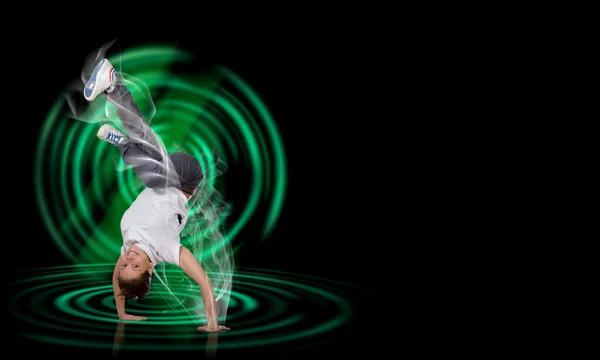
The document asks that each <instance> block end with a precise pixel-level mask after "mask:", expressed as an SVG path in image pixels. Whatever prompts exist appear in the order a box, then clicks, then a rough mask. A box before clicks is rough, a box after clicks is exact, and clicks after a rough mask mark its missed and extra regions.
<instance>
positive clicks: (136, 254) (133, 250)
mask: <svg viewBox="0 0 600 360" xmlns="http://www.w3.org/2000/svg"><path fill="white" fill-rule="evenodd" d="M145 271H147V272H149V273H152V262H151V261H150V258H148V255H146V253H145V252H144V251H143V250H142V249H140V248H139V247H137V246H135V245H133V246H131V247H130V248H129V249H128V250H127V253H126V254H125V255H123V256H121V266H120V273H119V275H120V276H121V278H122V279H124V280H131V279H135V278H138V277H140V276H141V275H142V273H143V272H145Z"/></svg>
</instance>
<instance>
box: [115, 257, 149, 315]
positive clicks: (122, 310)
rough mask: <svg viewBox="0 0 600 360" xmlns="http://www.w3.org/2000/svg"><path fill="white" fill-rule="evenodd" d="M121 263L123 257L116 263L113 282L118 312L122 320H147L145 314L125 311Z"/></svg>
mask: <svg viewBox="0 0 600 360" xmlns="http://www.w3.org/2000/svg"><path fill="white" fill-rule="evenodd" d="M120 265H121V257H120V256H119V259H118V260H117V263H116V264H115V270H114V271H113V276H112V283H113V294H114V295H115V304H116V306H117V314H118V315H119V319H121V320H146V318H145V317H143V316H134V315H129V314H127V313H125V296H122V295H120V292H121V289H120V288H119V266H120Z"/></svg>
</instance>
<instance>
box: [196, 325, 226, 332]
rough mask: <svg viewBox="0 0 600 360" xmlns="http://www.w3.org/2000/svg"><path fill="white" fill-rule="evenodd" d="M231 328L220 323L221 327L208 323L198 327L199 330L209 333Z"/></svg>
mask: <svg viewBox="0 0 600 360" xmlns="http://www.w3.org/2000/svg"><path fill="white" fill-rule="evenodd" d="M229 330H231V329H230V328H228V327H226V326H223V325H219V327H216V326H210V327H209V326H208V325H204V326H199V327H198V331H200V332H207V333H218V332H222V331H229Z"/></svg>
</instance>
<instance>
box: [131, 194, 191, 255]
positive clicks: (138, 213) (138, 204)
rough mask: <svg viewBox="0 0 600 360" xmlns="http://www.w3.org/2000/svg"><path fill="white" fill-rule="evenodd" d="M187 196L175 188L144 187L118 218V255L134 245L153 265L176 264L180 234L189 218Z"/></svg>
mask: <svg viewBox="0 0 600 360" xmlns="http://www.w3.org/2000/svg"><path fill="white" fill-rule="evenodd" d="M186 202H187V198H186V197H185V195H183V193H182V192H181V190H178V189H176V188H174V187H168V188H166V189H160V190H154V189H151V188H146V189H144V190H143V191H142V192H141V193H140V194H139V195H138V197H137V198H136V199H135V201H134V202H133V203H132V204H131V206H130V207H129V209H127V211H125V213H124V214H123V217H122V218H121V233H122V235H123V246H122V247H121V255H125V253H126V252H127V249H129V247H130V246H132V245H137V246H138V247H139V248H140V249H142V250H144V252H145V253H146V254H147V255H148V257H149V258H150V261H152V263H153V264H155V265H156V264H158V263H160V262H168V263H171V264H174V265H177V266H179V247H180V246H181V244H180V240H181V238H180V234H181V230H183V228H184V226H185V223H186V222H187V218H188V209H187V208H186V207H185V204H186Z"/></svg>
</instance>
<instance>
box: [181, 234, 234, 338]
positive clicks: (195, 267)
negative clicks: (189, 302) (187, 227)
mask: <svg viewBox="0 0 600 360" xmlns="http://www.w3.org/2000/svg"><path fill="white" fill-rule="evenodd" d="M179 267H180V268H181V269H182V270H183V271H184V272H185V273H186V274H187V275H188V276H189V277H191V278H192V279H193V280H194V281H195V282H196V283H197V284H198V285H199V286H200V294H201V295H202V301H203V302H204V309H205V310H206V317H207V319H208V325H207V326H201V327H199V328H198V330H202V331H209V332H218V331H223V330H229V328H226V327H224V326H219V323H218V315H217V302H216V300H215V291H214V288H213V285H212V282H211V281H210V279H209V277H208V275H207V274H206V272H205V271H204V269H202V267H201V266H200V264H199V263H198V260H196V258H195V257H194V255H193V254H192V253H191V252H190V251H189V250H188V249H187V248H185V247H184V246H180V247H179Z"/></svg>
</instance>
